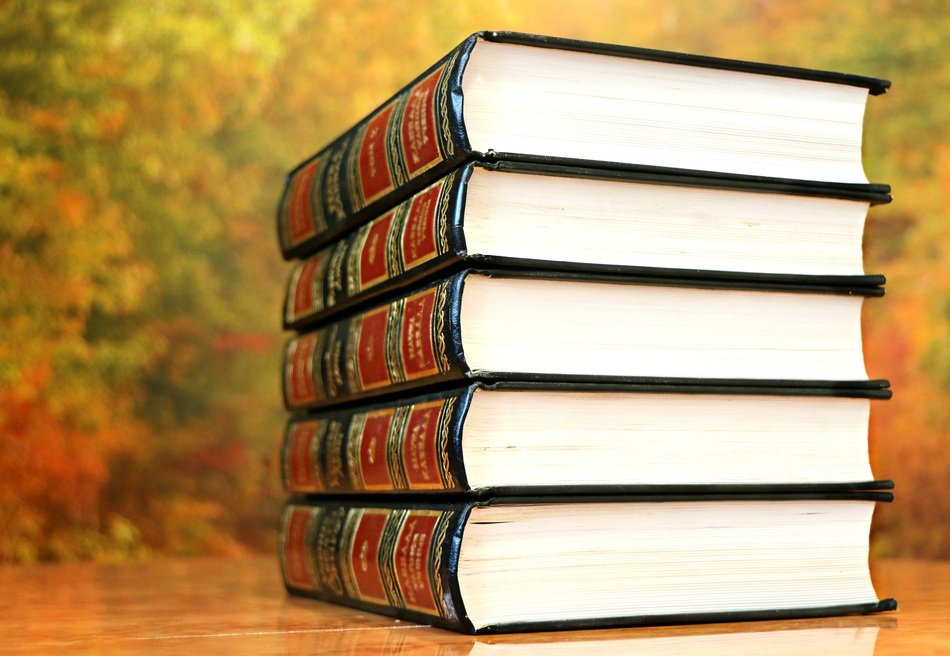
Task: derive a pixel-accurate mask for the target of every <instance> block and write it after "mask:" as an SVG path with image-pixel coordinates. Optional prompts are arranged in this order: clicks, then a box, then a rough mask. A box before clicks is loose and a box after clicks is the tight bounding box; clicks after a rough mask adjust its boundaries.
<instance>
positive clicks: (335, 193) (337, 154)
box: [326, 141, 349, 223]
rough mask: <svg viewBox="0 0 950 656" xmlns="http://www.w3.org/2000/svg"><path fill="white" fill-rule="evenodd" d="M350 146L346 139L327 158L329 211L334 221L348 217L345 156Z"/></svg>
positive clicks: (337, 221)
mask: <svg viewBox="0 0 950 656" xmlns="http://www.w3.org/2000/svg"><path fill="white" fill-rule="evenodd" d="M348 147H349V144H348V143H347V142H346V141H344V142H342V143H339V144H337V145H336V147H335V148H334V149H333V150H332V151H331V152H330V156H329V159H328V160H327V172H326V199H327V213H328V214H329V215H330V217H332V218H333V222H334V223H339V222H340V221H342V220H343V219H344V218H345V217H346V208H345V207H344V205H343V157H344V155H345V153H346V151H347V149H348Z"/></svg>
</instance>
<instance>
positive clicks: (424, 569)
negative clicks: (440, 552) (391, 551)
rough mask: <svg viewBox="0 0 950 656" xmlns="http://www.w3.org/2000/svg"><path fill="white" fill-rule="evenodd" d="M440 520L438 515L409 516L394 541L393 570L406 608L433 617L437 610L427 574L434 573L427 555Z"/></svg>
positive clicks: (414, 512) (422, 512) (424, 513)
mask: <svg viewBox="0 0 950 656" xmlns="http://www.w3.org/2000/svg"><path fill="white" fill-rule="evenodd" d="M439 516H440V514H439V513H430V512H424V511H412V512H410V513H409V516H408V517H407V518H406V521H405V523H404V524H403V527H402V530H401V531H400V532H399V537H398V539H397V540H396V558H395V568H394V569H395V573H396V581H397V583H398V584H399V590H400V592H402V597H403V600H404V601H405V605H406V607H407V608H412V609H414V610H419V611H422V612H426V613H436V614H437V613H438V612H439V607H438V605H437V602H436V599H435V595H434V594H433V592H432V582H431V580H430V578H429V574H430V570H431V569H433V568H432V567H431V565H430V562H429V553H430V552H431V550H432V535H433V533H434V532H435V527H436V524H438V521H439Z"/></svg>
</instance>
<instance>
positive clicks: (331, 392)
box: [323, 324, 346, 399]
mask: <svg viewBox="0 0 950 656" xmlns="http://www.w3.org/2000/svg"><path fill="white" fill-rule="evenodd" d="M344 337H345V330H340V326H339V324H333V325H331V326H330V327H329V328H327V330H326V338H327V344H326V348H324V351H323V381H324V384H325V385H326V391H327V397H328V398H331V399H332V398H335V397H337V396H339V395H341V394H343V393H344V391H345V389H346V388H345V386H344V385H345V381H344V380H343V372H342V371H340V356H341V353H342V349H343V340H344Z"/></svg>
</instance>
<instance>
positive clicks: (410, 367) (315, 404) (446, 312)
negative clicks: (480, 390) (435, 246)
mask: <svg viewBox="0 0 950 656" xmlns="http://www.w3.org/2000/svg"><path fill="white" fill-rule="evenodd" d="M463 275H464V274H458V275H456V276H453V277H451V278H448V279H447V280H444V281H442V282H440V283H438V284H436V285H434V286H431V287H428V288H425V289H423V290H422V291H419V292H416V293H413V294H411V295H409V296H406V297H403V298H400V299H398V300H396V301H393V302H392V303H388V304H385V305H382V306H377V307H374V308H372V309H370V310H367V311H365V312H362V313H359V314H356V315H353V316H350V317H348V318H346V319H343V320H341V321H337V322H334V323H331V324H329V325H328V326H326V327H324V328H321V329H319V330H315V331H312V332H308V333H303V334H299V335H296V336H295V337H293V338H291V339H290V341H289V342H288V343H287V347H286V349H285V351H284V369H283V371H284V402H285V405H286V407H287V408H288V409H289V410H303V409H308V408H321V407H326V406H329V405H334V404H339V403H344V402H348V401H353V400H357V399H361V398H366V397H368V396H378V395H382V394H386V393H389V392H391V391H396V390H402V389H410V388H414V387H419V386H422V385H426V384H432V383H437V382H442V381H449V380H460V379H462V378H464V376H465V373H466V368H465V365H464V359H463V358H462V354H461V347H460V344H459V339H458V334H459V330H458V327H457V323H458V311H457V307H458V304H459V298H460V294H461V292H460V286H461V278H462V276H463Z"/></svg>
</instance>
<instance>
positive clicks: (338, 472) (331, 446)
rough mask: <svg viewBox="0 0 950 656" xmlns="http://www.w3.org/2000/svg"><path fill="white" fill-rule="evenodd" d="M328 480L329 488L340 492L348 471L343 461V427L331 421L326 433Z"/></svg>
mask: <svg viewBox="0 0 950 656" xmlns="http://www.w3.org/2000/svg"><path fill="white" fill-rule="evenodd" d="M326 435H327V437H326V443H327V446H326V454H325V455H324V457H325V458H326V462H327V467H326V479H327V488H328V489H330V490H338V489H340V488H342V487H343V486H344V481H345V476H346V470H345V469H344V460H343V457H344V455H343V437H344V432H343V425H342V424H341V423H340V422H339V421H337V420H331V421H330V425H329V426H328V428H327V433H326Z"/></svg>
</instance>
